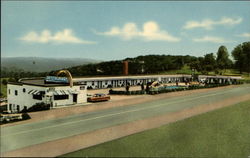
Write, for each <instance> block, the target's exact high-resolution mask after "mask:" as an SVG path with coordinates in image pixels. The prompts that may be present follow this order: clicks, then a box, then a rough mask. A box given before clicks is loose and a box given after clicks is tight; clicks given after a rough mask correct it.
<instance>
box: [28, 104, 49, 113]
mask: <svg viewBox="0 0 250 158" xmlns="http://www.w3.org/2000/svg"><path fill="white" fill-rule="evenodd" d="M49 109H50V105H48V104H45V103H44V102H41V103H36V104H35V105H33V106H32V107H30V108H28V109H27V112H33V111H43V110H49Z"/></svg>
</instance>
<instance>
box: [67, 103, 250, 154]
mask: <svg viewBox="0 0 250 158" xmlns="http://www.w3.org/2000/svg"><path fill="white" fill-rule="evenodd" d="M249 121H250V100H249V101H247V102H242V103H240V104H236V105H233V106H230V107H226V108H222V109H219V110H216V111H212V112H208V113H205V114H202V115H197V116H194V117H191V118H188V119H185V120H182V121H178V122H176V123H172V124H168V125H165V126H162V127H160V128H156V129H152V130H148V131H144V132H141V133H137V134H134V135H130V136H127V137H123V138H120V139H117V140H114V141H110V142H107V143H103V144H100V145H96V146H93V147H89V148H86V149H82V150H79V151H76V152H72V153H69V154H66V155H62V157H96V156H98V157H100V156H106V157H120V156H123V157H141V156H143V157H225V158H229V157H245V158H247V156H250V122H249ZM83 141H84V140H83Z"/></svg>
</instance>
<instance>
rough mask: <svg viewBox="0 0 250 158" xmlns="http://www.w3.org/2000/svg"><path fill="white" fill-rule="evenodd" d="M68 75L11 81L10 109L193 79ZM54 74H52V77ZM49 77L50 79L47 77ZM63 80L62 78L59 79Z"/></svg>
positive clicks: (231, 79)
mask: <svg viewBox="0 0 250 158" xmlns="http://www.w3.org/2000/svg"><path fill="white" fill-rule="evenodd" d="M59 73H65V74H67V76H68V77H67V78H65V77H64V78H63V77H55V76H54V77H53V76H47V77H46V78H39V79H20V80H19V82H16V83H8V84H7V95H8V97H7V99H8V106H7V107H8V108H7V109H8V111H9V112H19V111H22V110H23V109H28V108H30V107H31V106H33V105H35V104H36V103H41V102H43V103H45V104H48V105H50V107H51V108H56V107H60V106H65V105H73V104H82V103H86V102H87V89H103V88H116V87H125V86H126V85H130V86H136V85H141V84H144V85H146V84H147V83H148V82H154V81H158V82H160V83H176V82H186V81H191V80H192V76H191V75H148V76H113V77H94V78H92V77H91V78H86V77H85V78H72V76H71V74H70V72H68V71H67V70H61V71H59ZM48 77H50V78H48ZM47 79H49V80H47ZM240 79H242V78H241V77H236V76H205V75H200V76H199V78H198V81H200V82H201V81H202V82H204V81H205V82H206V83H229V84H234V83H236V82H237V81H238V80H240ZM57 80H59V81H60V82H55V81H57ZM48 81H50V82H48Z"/></svg>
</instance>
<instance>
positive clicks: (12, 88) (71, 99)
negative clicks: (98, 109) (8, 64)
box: [7, 79, 87, 113]
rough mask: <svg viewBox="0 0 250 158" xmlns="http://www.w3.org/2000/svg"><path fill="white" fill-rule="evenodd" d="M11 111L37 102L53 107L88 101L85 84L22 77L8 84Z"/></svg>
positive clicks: (9, 109)
mask: <svg viewBox="0 0 250 158" xmlns="http://www.w3.org/2000/svg"><path fill="white" fill-rule="evenodd" d="M7 95H8V106H7V110H8V111H9V112H12V113H15V112H20V111H22V110H23V109H28V108H30V107H31V106H33V105H35V104H36V103H45V104H48V105H50V107H51V108H56V107H60V106H65V105H73V104H81V103H86V102H87V90H86V86H85V85H81V84H73V85H72V86H70V85H69V84H68V83H67V84H65V83H46V82H45V81H44V79H21V80H19V82H15V83H8V84H7Z"/></svg>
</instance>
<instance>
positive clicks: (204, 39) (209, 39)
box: [193, 36, 233, 43]
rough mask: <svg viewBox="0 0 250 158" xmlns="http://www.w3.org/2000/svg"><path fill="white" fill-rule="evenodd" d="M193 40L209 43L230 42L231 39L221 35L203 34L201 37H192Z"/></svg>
mask: <svg viewBox="0 0 250 158" xmlns="http://www.w3.org/2000/svg"><path fill="white" fill-rule="evenodd" d="M193 41H194V42H211V43H231V42H233V41H227V40H225V39H224V38H221V37H213V36H204V37H202V38H194V39H193Z"/></svg>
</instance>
